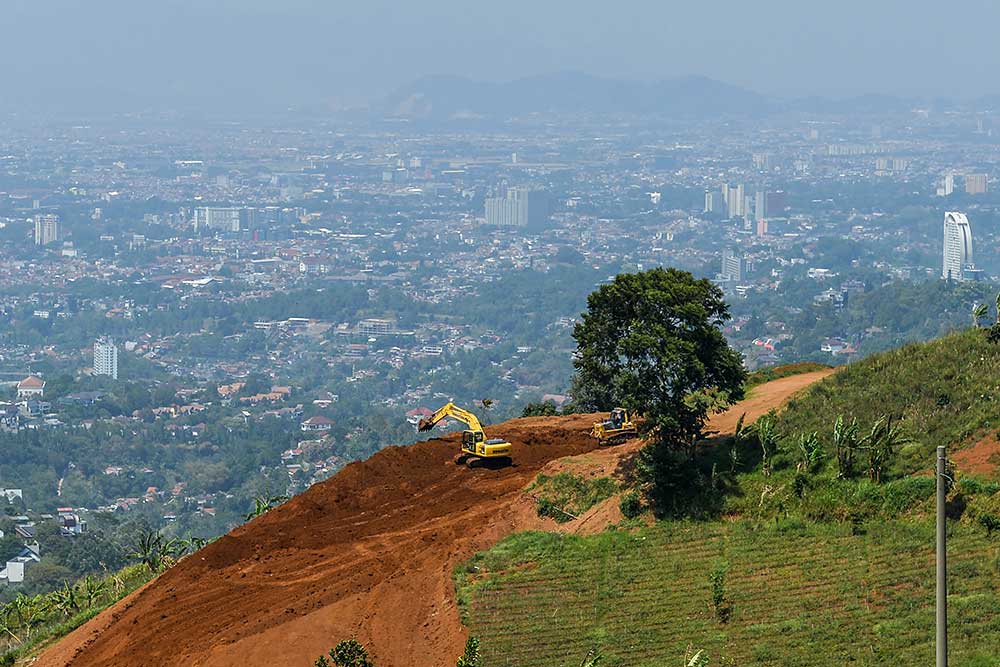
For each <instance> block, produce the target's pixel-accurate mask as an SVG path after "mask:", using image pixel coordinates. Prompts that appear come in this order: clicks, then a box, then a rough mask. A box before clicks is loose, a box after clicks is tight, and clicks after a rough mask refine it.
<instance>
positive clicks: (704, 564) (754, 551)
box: [456, 522, 1000, 667]
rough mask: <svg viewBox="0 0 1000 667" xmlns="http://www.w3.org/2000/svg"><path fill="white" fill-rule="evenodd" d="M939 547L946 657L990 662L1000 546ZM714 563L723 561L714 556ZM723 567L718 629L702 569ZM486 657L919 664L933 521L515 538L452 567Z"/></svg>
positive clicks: (926, 653) (995, 648) (929, 600)
mask: <svg viewBox="0 0 1000 667" xmlns="http://www.w3.org/2000/svg"><path fill="white" fill-rule="evenodd" d="M951 540H952V541H951V544H950V549H949V552H950V555H951V560H950V575H951V583H950V586H951V590H950V597H949V599H950V614H951V616H950V621H951V632H950V637H951V654H952V661H951V664H952V665H956V666H970V667H987V666H991V667H996V666H998V665H1000V572H998V570H1000V549H998V547H1000V541H998V540H993V541H988V540H987V537H986V535H985V533H984V532H977V531H974V530H972V529H969V528H965V527H964V526H962V525H959V526H957V527H956V533H955V534H954V535H953V536H952V538H951ZM723 564H725V565H723ZM720 566H724V567H728V571H727V574H726V577H725V586H724V589H725V596H726V598H727V599H728V601H729V603H730V604H731V605H732V615H731V618H730V619H729V621H728V623H726V624H723V623H721V622H720V621H719V620H718V618H717V616H716V612H715V610H714V608H713V606H712V588H711V585H710V583H709V574H710V572H711V571H712V570H713V569H716V568H719V567H720ZM456 583H457V587H458V592H459V600H460V601H461V602H462V604H463V605H464V609H465V612H466V617H465V620H466V622H467V624H468V625H469V630H470V633H471V634H472V635H475V636H477V637H479V638H481V639H482V642H483V653H484V665H486V666H487V667H507V666H510V667H564V666H565V667H577V665H579V664H580V661H581V660H582V659H583V657H584V656H585V655H586V654H587V652H588V650H590V649H591V648H594V647H597V648H600V649H601V650H602V651H603V653H604V655H605V658H606V660H605V662H603V663H602V665H622V666H625V665H627V666H628V667H662V666H663V665H673V664H680V663H681V657H682V656H683V654H684V651H685V648H687V647H688V646H692V645H693V646H695V647H697V648H704V649H706V650H707V651H708V652H709V654H710V656H711V657H712V660H713V662H712V664H713V665H719V664H722V663H720V662H719V659H720V658H721V657H723V656H725V657H727V658H729V659H731V660H733V661H735V662H734V663H733V664H737V665H741V666H743V665H783V666H785V665H787V666H792V665H802V666H809V667H816V666H821V665H831V666H833V665H836V666H838V667H840V666H843V665H846V664H855V665H928V664H933V661H934V648H933V638H934V607H933V604H934V553H933V527H932V525H931V524H929V523H926V522H920V523H916V524H915V523H907V524H904V523H887V524H881V525H878V526H870V527H868V529H867V531H865V533H864V534H862V535H852V534H851V529H850V527H845V526H815V527H814V526H808V527H807V526H802V525H801V524H798V525H796V526H790V527H788V528H786V529H784V530H782V529H780V528H775V527H773V526H769V527H766V528H763V529H758V530H754V529H753V528H752V527H751V526H750V525H749V524H744V523H732V524H728V525H725V524H678V523H670V522H663V523H660V524H657V525H655V526H652V527H649V528H645V529H642V530H640V531H638V532H635V533H628V532H608V533H604V534H602V535H598V536H593V537H588V538H580V537H576V536H569V535H556V534H549V533H522V534H520V535H515V536H513V537H511V538H509V539H508V540H506V541H504V542H502V543H500V544H499V545H497V547H495V548H494V549H492V550H491V551H489V552H486V553H484V554H480V555H478V556H477V557H476V558H475V559H473V560H472V561H470V562H469V563H467V564H466V565H465V566H463V567H462V568H460V569H459V570H458V571H457V572H456Z"/></svg>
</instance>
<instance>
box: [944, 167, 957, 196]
mask: <svg viewBox="0 0 1000 667" xmlns="http://www.w3.org/2000/svg"><path fill="white" fill-rule="evenodd" d="M943 189H944V196H945V197H947V196H949V195H951V193H953V192H954V191H955V175H954V174H953V173H951V172H950V171H949V172H948V173H947V174H945V175H944V188H943Z"/></svg>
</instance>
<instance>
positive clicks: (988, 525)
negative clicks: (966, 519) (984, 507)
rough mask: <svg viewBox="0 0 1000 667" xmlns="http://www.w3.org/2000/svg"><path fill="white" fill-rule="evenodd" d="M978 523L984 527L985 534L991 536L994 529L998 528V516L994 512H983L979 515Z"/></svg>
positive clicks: (999, 524) (999, 526)
mask: <svg viewBox="0 0 1000 667" xmlns="http://www.w3.org/2000/svg"><path fill="white" fill-rule="evenodd" d="M979 523H980V525H982V527H983V528H985V529H986V536H987V537H993V531H994V530H1000V518H998V517H997V515H996V514H990V513H989V512H984V513H983V514H980V515H979Z"/></svg>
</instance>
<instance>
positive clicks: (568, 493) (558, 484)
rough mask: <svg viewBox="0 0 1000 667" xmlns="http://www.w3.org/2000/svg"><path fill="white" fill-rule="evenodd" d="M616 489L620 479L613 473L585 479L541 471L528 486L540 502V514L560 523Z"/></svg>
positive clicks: (578, 513) (605, 497) (583, 510)
mask: <svg viewBox="0 0 1000 667" xmlns="http://www.w3.org/2000/svg"><path fill="white" fill-rule="evenodd" d="M617 490H618V483H617V482H616V481H615V480H613V479H611V478H610V477H596V478H594V479H585V478H583V477H581V476H579V475H574V474H573V473H569V472H561V473H559V474H558V475H553V476H549V475H539V476H538V477H537V478H536V479H535V482H534V484H532V485H531V486H530V487H529V488H528V492H529V493H531V494H532V495H533V496H534V497H535V500H536V502H537V503H538V515H539V516H550V517H552V518H553V519H555V520H556V521H558V522H560V523H564V522H566V521H570V520H571V519H573V518H576V517H579V516H580V515H581V514H583V513H584V512H586V511H587V510H589V509H590V508H591V507H593V506H594V505H596V504H597V503H599V502H601V501H602V500H606V499H607V498H610V497H611V496H612V495H614V493H615V492H616V491H617Z"/></svg>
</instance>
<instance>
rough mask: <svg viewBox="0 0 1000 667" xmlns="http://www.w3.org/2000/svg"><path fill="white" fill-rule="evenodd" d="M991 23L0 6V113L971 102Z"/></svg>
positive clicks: (927, 13) (195, 1)
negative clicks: (725, 94)
mask: <svg viewBox="0 0 1000 667" xmlns="http://www.w3.org/2000/svg"><path fill="white" fill-rule="evenodd" d="M998 26H1000V3H997V2H993V1H991V0H958V1H954V2H950V3H946V2H941V0H935V1H934V2H930V1H928V0H905V1H904V0H794V1H793V0H757V1H756V2H748V1H742V2H736V1H732V2H710V1H708V0H700V1H699V0H694V1H692V0H685V1H684V2H676V1H675V0H655V1H654V0H618V1H614V2H613V1H609V0H575V1H573V2H566V1H563V0H558V1H551V2H549V1H546V0H531V1H528V0H491V1H490V2H477V1H476V0H465V1H464V2H462V1H458V0H424V1H422V2H421V1H418V0H398V1H396V2H387V1H384V0H366V1H364V2H354V1H351V2H347V1H345V0H324V1H318V0H0V58H2V61H0V86H2V90H3V95H2V96H0V104H3V105H5V106H10V105H25V106H34V105H36V104H45V105H51V104H56V103H58V104H60V105H62V106H64V107H65V108H66V109H67V110H72V109H73V108H76V107H78V106H83V105H87V106H89V105H90V104H91V103H93V102H94V101H95V100H97V101H104V102H105V103H108V102H109V101H113V104H115V105H118V104H121V105H125V106H132V105H143V104H150V103H152V104H156V105H165V106H170V105H175V106H191V105H193V104H194V105H197V104H205V105H225V106H230V105H233V106H235V105H258V104H260V105H268V106H285V105H293V104H301V103H332V104H336V103H337V102H341V101H345V102H357V101H361V100H365V99H370V98H377V97H378V96H380V95H383V94H385V93H387V92H389V91H390V90H392V89H393V88H394V87H395V86H398V85H400V84H402V83H406V82H408V81H410V80H412V79H414V78H417V77H419V76H422V75H425V74H442V73H445V74H460V75H466V76H470V77H473V78H478V79H486V80H506V79H511V78H517V77H520V76H524V75H530V74H538V73H545V72H553V71H560V70H580V71H584V72H588V73H592V74H599V75H606V76H614V77H623V78H631V79H643V78H652V79H658V78H667V77H672V76H678V75H687V74H702V75H706V76H710V77H712V78H716V79H720V80H722V81H726V82H729V83H734V84H738V85H742V86H745V87H748V88H751V89H753V90H756V91H759V92H762V93H766V94H770V95H780V96H802V95H812V94H820V95H831V96H845V95H853V94H860V93H891V94H905V95H919V96H927V97H932V96H956V97H960V98H963V99H966V98H972V97H976V96H979V95H983V94H993V93H1000V78H998V77H997V76H996V73H997V72H998V71H1000V47H998V46H997V42H996V39H997V38H996V33H997V29H998ZM105 105H106V104H102V105H101V106H105Z"/></svg>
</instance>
